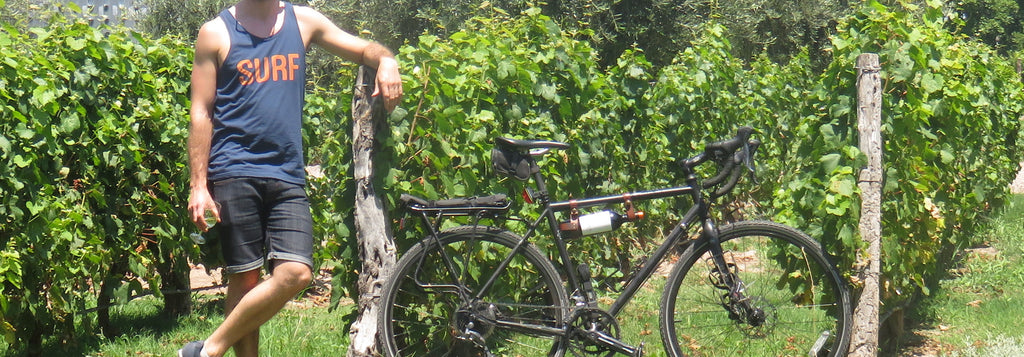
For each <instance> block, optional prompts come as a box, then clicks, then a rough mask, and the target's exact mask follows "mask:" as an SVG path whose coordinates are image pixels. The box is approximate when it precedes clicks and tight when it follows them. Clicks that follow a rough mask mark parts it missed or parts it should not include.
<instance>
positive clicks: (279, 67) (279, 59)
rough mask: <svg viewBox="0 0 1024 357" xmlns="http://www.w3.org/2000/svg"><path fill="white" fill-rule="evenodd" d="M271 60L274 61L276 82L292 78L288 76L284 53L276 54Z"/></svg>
mask: <svg viewBox="0 0 1024 357" xmlns="http://www.w3.org/2000/svg"><path fill="white" fill-rule="evenodd" d="M270 61H271V62H273V68H274V69H273V72H274V76H273V77H274V82H277V81H289V80H291V78H288V72H287V71H288V68H287V67H285V61H286V60H285V57H284V55H274V56H272V57H270Z"/></svg>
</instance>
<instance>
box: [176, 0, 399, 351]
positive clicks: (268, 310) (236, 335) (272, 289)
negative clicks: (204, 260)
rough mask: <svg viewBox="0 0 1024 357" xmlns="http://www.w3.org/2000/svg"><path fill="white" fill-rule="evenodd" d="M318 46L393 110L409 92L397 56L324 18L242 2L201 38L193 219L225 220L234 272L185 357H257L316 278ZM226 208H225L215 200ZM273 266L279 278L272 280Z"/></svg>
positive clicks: (264, 1)
mask: <svg viewBox="0 0 1024 357" xmlns="http://www.w3.org/2000/svg"><path fill="white" fill-rule="evenodd" d="M311 44H316V45H318V46H320V47H322V48H324V49H326V50H327V51H329V52H331V53H333V54H335V55H338V56H340V57H343V58H345V59H348V60H351V61H353V62H356V63H361V64H364V65H368V66H371V67H376V68H377V78H376V83H377V90H376V91H375V93H374V94H373V95H375V96H377V95H379V96H380V97H381V99H382V100H383V101H384V107H385V109H387V110H388V111H390V110H392V109H394V108H395V106H396V105H397V104H398V102H399V101H400V100H401V96H402V82H401V77H400V75H399V73H398V63H397V62H396V61H395V59H394V56H393V55H392V53H391V51H389V50H388V49H387V48H385V47H383V46H381V45H379V44H376V43H373V42H369V41H366V40H363V39H360V38H358V37H355V36H353V35H351V34H348V33H346V32H344V31H342V30H341V29H339V28H338V27H337V26H335V25H334V24H333V23H332V22H331V21H330V20H329V19H327V18H326V17H325V16H323V15H322V14H320V13H319V12H317V11H315V10H313V9H310V8H307V7H300V6H292V4H290V3H286V2H280V1H278V0H241V1H239V2H238V3H237V4H235V6H233V7H231V8H229V9H226V10H224V11H222V12H221V13H220V16H219V17H217V18H215V19H213V20H211V21H209V22H207V23H206V24H204V25H203V26H202V28H201V29H200V30H199V36H198V38H197V39H196V49H195V51H196V53H195V58H194V62H193V67H192V108H191V123H190V128H189V139H188V154H189V164H190V170H191V194H190V196H189V203H188V209H189V213H190V214H191V216H192V221H193V222H194V223H195V224H196V226H197V227H199V228H200V230H202V231H206V230H207V226H206V223H205V222H204V219H203V215H204V213H205V212H206V211H207V210H209V211H211V212H212V213H213V215H214V216H215V217H216V218H217V221H218V222H219V223H218V224H217V225H216V229H218V231H219V233H220V237H221V244H222V252H223V254H224V260H225V262H226V265H227V267H226V271H227V273H228V288H227V297H226V300H225V314H226V317H225V319H224V322H223V323H221V325H220V326H218V327H217V329H216V330H215V331H214V332H213V334H211V335H210V336H209V337H208V338H207V339H206V340H204V341H196V342H191V343H189V344H186V345H185V347H183V348H182V349H181V350H179V351H178V356H179V357H196V356H203V357H207V356H212V357H217V356H222V355H224V353H225V352H226V351H227V349H228V348H229V347H233V348H234V349H235V355H236V356H239V357H244V356H256V355H257V353H258V351H257V350H258V347H259V341H258V339H259V327H260V326H261V325H263V324H264V323H265V322H267V321H268V320H270V318H271V317H273V316H274V315H275V314H277V312H278V311H280V310H281V308H282V307H284V305H285V303H287V302H288V300H290V299H291V298H293V297H294V296H295V295H296V294H297V293H298V292H300V291H301V290H302V289H304V288H305V287H306V286H307V285H308V284H309V282H310V281H311V280H312V276H313V275H312V268H311V267H312V249H313V248H312V244H313V243H312V242H313V237H312V217H311V214H310V210H309V201H308V199H307V197H306V193H305V171H304V169H305V163H304V160H303V157H302V155H303V150H302V134H301V117H302V107H303V102H304V86H305V67H306V62H305V53H306V51H307V50H308V49H309V46H310V45H311ZM214 200H216V203H215V201H214ZM264 265H266V266H267V267H268V269H269V270H270V272H271V275H270V278H268V279H266V280H263V281H261V280H262V267H263V266H264Z"/></svg>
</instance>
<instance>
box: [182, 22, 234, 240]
mask: <svg viewBox="0 0 1024 357" xmlns="http://www.w3.org/2000/svg"><path fill="white" fill-rule="evenodd" d="M218 26H220V27H223V23H220V22H219V21H217V20H214V21H211V22H208V23H207V24H205V25H203V27H202V28H201V29H200V30H199V36H198V38H197V39H196V53H195V57H194V58H193V62H192V80H191V81H192V82H191V85H192V106H191V108H190V110H189V116H190V120H189V134H188V161H189V177H190V182H189V187H190V194H189V203H188V209H189V213H190V214H191V217H192V222H193V223H195V224H196V226H197V227H199V229H201V230H204V231H205V230H206V224H205V222H204V221H203V213H204V211H205V210H207V209H210V210H212V211H214V214H215V215H216V216H217V217H218V220H220V218H219V217H220V212H217V208H216V205H215V204H214V203H213V198H212V196H211V195H210V192H209V189H208V188H207V170H208V168H209V162H210V143H211V140H212V137H213V106H214V102H215V101H216V98H217V68H218V66H219V63H220V53H221V48H220V47H221V46H222V43H223V42H222V36H223V35H225V34H223V33H221V32H220V31H219V30H218V29H219V27H218Z"/></svg>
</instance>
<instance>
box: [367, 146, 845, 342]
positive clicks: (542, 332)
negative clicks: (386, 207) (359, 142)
mask: <svg viewBox="0 0 1024 357" xmlns="http://www.w3.org/2000/svg"><path fill="white" fill-rule="evenodd" d="M752 132H753V130H752V129H751V128H749V127H744V128H741V129H740V130H739V131H738V134H737V135H736V136H735V137H733V138H731V139H729V140H725V141H720V142H715V143H709V144H707V145H706V147H705V150H704V152H703V153H701V154H699V155H697V156H695V157H692V158H690V159H687V160H684V161H682V162H681V163H680V164H681V167H682V169H683V171H684V173H685V175H686V177H685V179H686V182H687V186H681V187H673V188H666V189H658V190H651V191H641V192H633V193H628V194H624V195H616V196H604V197H594V198H586V199H577V200H569V201H557V202H552V200H551V197H549V194H548V191H547V189H546V186H545V181H544V176H543V174H542V173H541V171H540V170H539V168H538V166H537V164H536V159H535V158H536V157H540V156H542V155H544V154H545V153H547V152H549V151H551V150H553V149H566V148H568V147H569V145H567V144H564V143H559V142H552V141H532V140H513V139H507V138H498V139H496V140H495V144H496V145H495V148H494V150H492V161H493V162H492V164H493V165H494V167H495V169H496V171H498V172H500V173H503V174H506V175H509V176H512V177H515V178H518V179H520V180H528V179H529V178H530V177H532V178H533V182H534V185H533V187H532V188H530V189H528V190H527V192H528V193H529V194H528V195H527V197H528V199H529V200H532V201H534V202H536V203H537V204H538V205H539V207H540V210H541V213H540V217H539V218H538V219H536V220H525V219H519V218H510V217H508V216H509V214H508V211H509V207H510V200H509V199H508V198H507V196H506V195H503V194H497V195H492V196H488V197H474V198H456V199H449V200H441V201H428V200H425V199H422V198H417V197H413V196H409V195H403V196H402V201H403V202H404V203H405V204H406V206H407V207H408V209H409V210H410V211H411V212H414V213H415V214H416V215H417V216H419V217H420V218H421V219H422V222H423V224H424V226H425V227H426V230H427V231H428V235H427V237H426V238H424V239H423V240H422V241H420V242H419V243H417V244H415V245H414V246H412V247H411V248H410V249H408V251H406V252H405V254H404V255H402V257H401V259H399V261H398V264H397V266H396V270H395V271H394V273H393V275H392V278H391V279H390V280H388V281H387V282H386V285H385V287H384V295H383V296H382V309H381V314H380V316H379V318H380V333H381V340H382V350H383V352H384V353H385V355H386V356H542V355H548V356H566V355H568V356H584V355H588V356H590V355H599V356H600V355H603V356H611V355H614V354H617V353H618V354H625V355H629V356H641V355H643V348H644V346H642V345H639V346H634V345H630V344H628V343H626V342H624V341H623V339H622V336H620V328H619V324H618V321H617V320H616V316H617V315H618V314H619V313H620V312H621V311H622V310H623V308H624V306H625V305H626V304H627V303H628V302H629V301H630V300H631V299H632V298H633V297H634V295H635V294H636V293H637V291H638V290H639V289H640V288H641V286H642V285H643V284H644V283H645V282H646V281H647V280H648V278H649V277H650V276H651V275H652V274H653V273H654V272H655V270H656V269H657V267H658V266H659V264H661V262H662V261H663V260H665V259H667V258H668V257H670V256H672V257H673V258H674V257H676V256H678V261H676V263H675V264H674V267H673V268H672V271H671V273H670V274H669V276H668V279H667V281H666V283H665V287H664V291H663V293H662V298H661V307H660V317H659V324H660V328H661V335H662V341H663V343H664V345H665V350H666V351H667V353H668V355H670V356H684V355H698V356H840V355H845V353H846V349H847V347H848V345H849V342H850V330H851V303H850V295H849V292H848V290H847V286H846V284H845V282H844V280H843V279H842V277H841V276H840V274H839V272H838V271H837V269H836V267H835V265H834V264H833V263H831V261H830V259H829V257H828V255H827V254H826V253H825V252H824V251H823V250H822V248H821V245H820V244H819V243H817V242H815V241H814V240H813V239H811V238H810V237H808V236H807V235H806V234H804V233H802V232H800V231H798V230H796V229H793V228H791V227H788V226H784V225H781V224H777V223H773V222H768V221H741V222H735V223H730V224H724V225H722V226H718V225H717V224H716V222H715V221H714V219H713V218H712V216H711V214H710V209H711V205H712V202H713V201H714V200H715V199H716V198H718V197H720V196H722V195H725V194H728V193H729V192H731V191H732V190H733V188H734V187H735V185H736V183H737V182H738V181H739V179H740V178H741V177H742V176H743V174H744V173H745V172H749V173H751V176H753V172H754V170H753V169H754V152H755V151H756V149H757V147H758V145H759V144H760V142H759V141H757V140H751V139H750V136H751V133H752ZM709 161H710V162H714V163H715V164H717V165H718V171H717V173H716V174H714V175H713V177H710V178H708V179H706V180H704V181H703V182H702V181H701V179H700V178H698V175H697V174H696V171H695V168H696V167H697V166H699V165H701V164H703V163H705V162H709ZM682 195H689V196H690V197H691V198H692V200H693V205H692V206H690V208H689V210H688V211H687V212H686V213H685V215H684V216H683V218H682V219H681V221H680V222H679V223H678V224H676V225H675V226H674V227H673V228H672V230H671V233H669V235H668V236H667V238H666V239H665V241H664V242H663V243H662V244H661V245H660V246H659V247H658V248H657V250H655V251H654V253H653V254H652V255H651V256H650V257H649V258H648V259H647V260H646V262H645V263H644V264H643V265H642V266H641V267H640V268H639V270H638V271H637V273H636V274H635V275H634V276H633V277H632V278H631V279H630V280H628V282H627V283H626V285H625V288H624V289H623V290H622V292H621V294H620V295H619V297H618V299H616V300H615V301H614V302H613V303H611V305H610V306H607V307H601V306H599V304H598V303H597V301H596V300H597V299H596V291H595V288H594V283H593V282H592V277H591V273H590V268H589V267H588V266H587V265H585V264H578V263H576V262H575V260H574V259H573V258H572V256H571V255H570V252H569V250H568V248H567V242H568V241H570V240H572V239H576V238H577V237H580V236H586V235H590V234H596V233H601V232H606V231H609V230H612V229H615V228H618V226H619V225H621V224H622V223H624V222H631V221H634V220H637V219H639V218H641V217H642V216H643V213H642V212H641V211H639V210H637V209H636V207H635V206H634V203H635V202H638V201H642V200H649V199H657V198H666V197H674V196H682ZM619 204H621V205H623V211H622V212H621V213H620V212H613V211H610V210H604V211H597V212H589V213H586V214H583V210H584V209H586V208H593V207H597V206H608V205H619ZM556 213H558V214H560V215H562V216H563V220H561V221H560V220H559V219H558V218H557V217H556ZM455 216H462V217H465V218H467V219H466V220H465V221H467V222H466V223H462V224H463V225H459V226H455V227H453V228H446V229H442V222H445V221H446V219H448V218H449V217H455ZM482 220H487V221H489V222H500V221H502V220H515V221H519V222H523V224H521V225H520V226H525V227H526V228H525V230H526V232H525V234H523V235H518V234H516V233H513V232H511V231H509V230H508V229H507V228H500V227H496V226H488V225H482V224H480V222H481V221H482ZM545 221H546V222H548V225H547V226H546V227H547V228H549V229H550V231H551V233H552V235H553V242H554V246H555V248H557V252H553V253H556V254H555V255H553V256H554V257H555V259H554V260H555V261H557V262H558V264H555V262H553V261H552V259H549V256H548V255H547V254H545V252H543V251H541V250H540V249H539V248H538V247H537V246H536V245H535V244H534V243H532V242H531V239H532V238H535V237H536V236H537V234H538V231H539V230H540V228H541V227H542V223H543V222H545ZM492 224H493V223H492ZM447 226H451V224H448V225H447ZM506 226H507V225H506ZM693 229H698V230H699V231H700V232H699V235H694V236H695V237H697V238H692V239H691V238H690V237H691V236H690V235H689V231H690V230H693ZM680 251H681V252H682V253H681V254H678V255H677V254H674V253H673V252H680ZM605 305H607V304H605Z"/></svg>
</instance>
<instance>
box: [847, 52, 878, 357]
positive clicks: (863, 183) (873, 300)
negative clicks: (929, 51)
mask: <svg viewBox="0 0 1024 357" xmlns="http://www.w3.org/2000/svg"><path fill="white" fill-rule="evenodd" d="M879 70H880V67H879V65H878V55H877V54H862V55H860V56H859V57H857V130H858V131H859V132H860V150H861V152H863V153H864V154H865V155H867V159H868V160H867V167H865V168H863V169H861V171H860V177H859V179H858V180H857V181H858V182H857V186H858V187H859V188H860V192H861V209H860V236H861V239H862V240H864V241H865V242H867V245H868V252H867V253H868V261H867V264H866V266H863V267H861V270H860V271H859V272H858V274H859V276H860V277H861V279H863V282H864V291H863V292H862V293H861V295H860V299H858V301H857V305H856V307H855V308H854V312H853V338H852V340H851V342H850V354H849V355H850V356H859V357H868V356H871V357H874V356H877V355H878V331H879V321H878V312H879V305H880V303H879V297H880V295H879V278H880V267H881V261H880V260H881V258H880V255H881V243H882V242H881V237H882V209H881V203H882V134H881V123H882V81H881V76H880V74H879Z"/></svg>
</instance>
